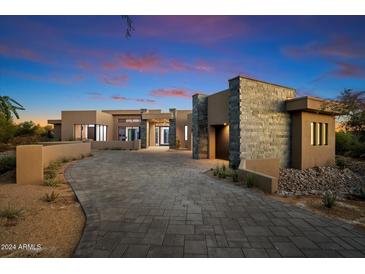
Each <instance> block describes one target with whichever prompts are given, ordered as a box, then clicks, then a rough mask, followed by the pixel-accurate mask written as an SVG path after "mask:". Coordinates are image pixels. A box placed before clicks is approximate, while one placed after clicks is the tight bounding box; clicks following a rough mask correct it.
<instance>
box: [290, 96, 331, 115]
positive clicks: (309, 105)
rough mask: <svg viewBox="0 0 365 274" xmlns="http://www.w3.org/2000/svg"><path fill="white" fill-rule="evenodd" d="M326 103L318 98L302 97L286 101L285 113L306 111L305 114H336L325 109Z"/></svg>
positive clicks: (326, 101)
mask: <svg viewBox="0 0 365 274" xmlns="http://www.w3.org/2000/svg"><path fill="white" fill-rule="evenodd" d="M328 102H330V101H329V100H325V99H322V98H319V97H313V96H303V97H296V98H292V99H288V100H286V101H285V104H286V111H289V112H291V111H307V112H315V113H322V114H328V115H336V114H338V113H336V112H334V111H333V110H331V109H330V108H329V107H326V103H328Z"/></svg>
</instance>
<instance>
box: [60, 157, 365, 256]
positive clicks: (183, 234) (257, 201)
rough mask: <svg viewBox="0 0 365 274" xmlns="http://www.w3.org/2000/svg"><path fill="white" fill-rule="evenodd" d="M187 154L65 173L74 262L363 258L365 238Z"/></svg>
mask: <svg viewBox="0 0 365 274" xmlns="http://www.w3.org/2000/svg"><path fill="white" fill-rule="evenodd" d="M215 165H216V163H215V162H214V161H210V160H199V161H196V160H192V159H191V153H190V152H168V151H162V150H157V151H156V150H141V151H100V152H94V157H91V158H87V159H85V160H82V161H79V162H77V163H75V164H74V165H73V166H71V167H69V168H68V169H67V170H66V178H67V179H68V181H69V182H70V183H71V185H72V187H73V188H74V190H75V192H76V195H77V197H78V198H79V200H80V202H81V204H82V206H83V208H84V210H85V212H86V215H87V223H86V227H85V230H84V233H83V236H82V239H81V242H80V244H79V246H78V248H77V250H76V251H75V256H76V257H364V256H365V232H364V231H363V230H359V229H356V228H354V227H352V226H351V225H348V224H345V223H342V222H340V221H334V220H330V219H326V218H323V217H319V216H317V215H315V214H312V213H310V212H308V211H306V210H304V209H300V208H297V207H294V206H291V205H289V204H285V203H282V202H279V201H275V200H272V199H271V198H270V197H268V196H265V195H263V194H260V193H257V192H255V191H253V190H252V189H245V188H243V187H240V186H236V185H234V184H233V183H232V184H231V183H228V182H222V181H219V180H217V179H214V178H210V177H208V176H207V175H205V174H204V173H203V171H205V170H207V169H208V168H210V167H214V166H215Z"/></svg>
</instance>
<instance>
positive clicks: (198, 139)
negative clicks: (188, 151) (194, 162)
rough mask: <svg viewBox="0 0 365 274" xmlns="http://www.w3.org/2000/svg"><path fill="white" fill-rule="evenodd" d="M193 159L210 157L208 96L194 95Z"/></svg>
mask: <svg viewBox="0 0 365 274" xmlns="http://www.w3.org/2000/svg"><path fill="white" fill-rule="evenodd" d="M192 122H193V125H192V127H193V128H192V131H193V159H207V158H208V97H207V96H206V95H203V94H195V95H194V96H193V113H192Z"/></svg>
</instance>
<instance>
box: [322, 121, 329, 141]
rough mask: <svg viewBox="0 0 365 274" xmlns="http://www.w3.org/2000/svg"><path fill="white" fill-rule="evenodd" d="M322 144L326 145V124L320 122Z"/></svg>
mask: <svg viewBox="0 0 365 274" xmlns="http://www.w3.org/2000/svg"><path fill="white" fill-rule="evenodd" d="M322 144H323V145H328V124H327V123H323V124H322Z"/></svg>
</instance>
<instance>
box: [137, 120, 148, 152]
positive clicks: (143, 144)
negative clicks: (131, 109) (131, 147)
mask: <svg viewBox="0 0 365 274" xmlns="http://www.w3.org/2000/svg"><path fill="white" fill-rule="evenodd" d="M147 123H148V122H147V121H146V120H142V121H141V126H140V133H139V134H140V138H141V148H147Z"/></svg>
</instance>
